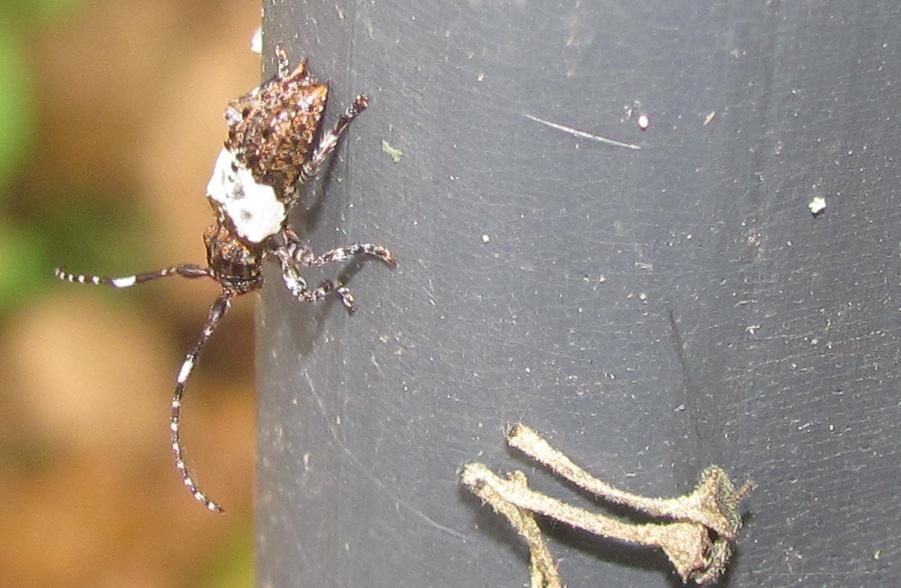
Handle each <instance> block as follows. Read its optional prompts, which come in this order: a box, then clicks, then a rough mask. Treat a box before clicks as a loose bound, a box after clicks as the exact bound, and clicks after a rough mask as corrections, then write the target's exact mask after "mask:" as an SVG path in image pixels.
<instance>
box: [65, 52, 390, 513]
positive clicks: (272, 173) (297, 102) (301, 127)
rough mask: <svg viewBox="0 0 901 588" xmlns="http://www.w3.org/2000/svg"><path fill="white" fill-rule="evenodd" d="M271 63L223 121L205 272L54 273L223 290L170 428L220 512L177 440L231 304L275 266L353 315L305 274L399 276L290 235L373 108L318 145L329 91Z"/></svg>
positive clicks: (181, 385) (211, 505) (346, 120)
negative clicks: (338, 150) (348, 264)
mask: <svg viewBox="0 0 901 588" xmlns="http://www.w3.org/2000/svg"><path fill="white" fill-rule="evenodd" d="M275 57H276V60H277V62H278V73H277V74H276V76H275V77H273V78H272V79H271V80H269V81H267V82H266V83H264V84H263V85H262V86H260V87H259V88H255V89H254V90H252V91H251V92H250V93H248V94H246V95H245V96H242V97H240V98H236V99H235V100H233V101H232V102H231V103H230V104H229V106H228V108H227V109H226V111H225V119H226V121H227V122H228V126H229V130H228V138H227V139H226V141H225V148H224V149H222V150H221V151H220V153H219V157H218V158H217V159H216V163H215V165H214V168H213V174H212V177H211V178H210V182H209V184H207V200H208V201H209V203H210V205H211V206H212V207H213V211H214V212H215V213H216V220H215V222H214V223H213V224H212V225H210V226H209V228H207V230H206V231H205V232H204V234H203V242H204V245H206V250H207V267H201V266H197V265H192V264H181V265H176V266H171V267H166V268H162V269H160V270H156V271H153V272H146V273H141V274H135V275H131V276H122V277H118V278H109V277H104V276H98V275H90V274H73V273H70V272H67V271H65V270H63V269H57V270H56V275H57V277H58V278H60V279H62V280H66V281H68V282H75V283H79V284H95V285H105V286H111V287H113V288H130V287H132V286H134V285H135V284H141V283H144V282H148V281H151V280H156V279H160V278H165V277H167V276H180V277H183V278H201V277H207V278H212V279H214V280H216V281H217V282H218V283H219V285H220V286H221V287H222V292H221V293H220V295H219V297H218V298H217V299H216V301H215V302H214V303H213V305H212V306H211V307H210V312H209V316H208V317H207V320H206V323H205V324H204V327H203V330H202V331H201V335H200V339H199V340H198V341H197V343H196V344H195V345H194V347H192V348H191V350H190V351H189V352H188V354H187V355H186V356H185V359H184V361H183V362H182V364H181V368H180V369H179V371H178V376H177V377H176V383H175V391H174V392H173V394H172V404H171V409H170V420H169V429H170V434H171V440H172V443H171V447H172V452H173V453H174V455H175V466H176V468H178V471H179V474H180V475H181V478H182V482H183V483H184V485H185V487H186V488H187V489H188V491H189V492H190V493H191V495H192V496H193V497H194V499H195V500H197V501H198V502H200V503H201V504H203V505H204V506H205V507H206V508H208V509H209V510H211V511H214V512H222V507H220V506H219V505H218V504H217V503H215V502H213V501H212V500H210V498H209V497H208V496H207V495H206V494H205V493H204V492H202V491H201V490H200V488H199V487H198V486H197V482H196V481H195V480H194V477H193V476H192V475H191V473H190V471H189V470H188V466H187V463H186V462H185V455H184V448H183V447H182V443H181V433H180V431H181V405H182V394H183V393H184V389H185V385H186V382H187V380H188V377H189V376H190V375H191V372H192V370H193V369H194V365H195V364H196V363H197V360H198V358H199V357H200V352H201V351H202V350H203V347H204V345H206V342H207V340H208V339H209V338H210V336H211V335H212V334H213V331H214V330H215V329H216V326H217V325H218V324H219V323H220V321H221V320H222V317H223V316H225V313H226V312H228V310H229V308H231V303H232V300H233V299H234V298H235V297H237V296H240V295H242V294H246V293H248V292H252V291H254V290H257V289H259V288H261V287H262V286H263V273H262V266H263V262H264V261H266V260H267V259H270V260H273V261H276V262H277V263H278V264H279V265H280V266H281V272H282V280H283V281H284V283H285V286H286V287H287V289H288V291H289V292H290V293H291V295H292V296H293V297H294V298H295V299H296V300H298V301H300V302H319V301H321V300H324V299H325V298H326V297H327V296H330V295H333V296H335V297H337V298H338V299H339V300H340V301H341V304H343V305H344V307H345V308H346V309H347V311H348V312H352V311H353V309H354V297H353V295H352V294H351V292H350V290H349V289H348V288H347V287H346V286H344V285H343V284H340V283H335V282H333V281H331V280H323V281H322V282H321V283H320V284H319V286H318V287H316V288H309V287H308V286H307V282H306V280H305V279H304V278H303V275H302V271H301V270H302V268H305V267H318V266H322V265H326V264H329V263H333V262H336V261H345V260H349V259H352V258H353V257H355V256H358V255H368V256H371V257H374V258H375V259H378V260H380V261H382V262H383V263H385V264H386V265H388V266H390V267H394V266H395V261H394V256H393V255H391V252H390V251H388V250H387V249H386V248H384V247H382V246H381V245H373V244H371V243H354V244H353V245H349V246H345V247H338V248H336V249H332V250H331V251H326V252H325V253H322V254H320V255H316V254H315V253H313V251H312V250H310V248H309V247H307V246H306V245H305V244H304V243H303V242H302V241H301V240H300V237H298V235H297V234H296V233H295V232H294V231H293V230H291V228H290V227H289V226H288V222H287V220H288V211H289V210H290V208H291V205H292V204H294V203H295V202H296V198H295V196H294V186H295V184H298V183H300V184H303V183H304V182H307V181H309V180H310V179H311V178H313V177H314V176H315V175H316V172H317V170H319V169H320V168H321V166H322V164H323V163H324V162H325V161H326V160H327V158H328V156H329V155H330V154H331V153H332V152H333V151H334V150H335V147H336V146H337V144H338V139H339V137H340V136H341V134H342V133H343V132H344V130H345V129H346V128H347V125H348V124H350V122H351V121H352V120H353V119H354V118H355V117H356V116H357V115H358V114H360V113H361V112H362V111H363V110H365V109H366V106H367V105H368V101H367V99H366V97H365V96H363V95H360V96H357V97H356V98H355V99H354V101H353V104H352V105H351V106H350V107H349V108H348V109H347V110H346V111H345V112H344V113H343V114H341V115H340V116H339V117H338V121H337V122H336V123H335V125H334V127H333V128H332V129H330V130H329V131H328V132H326V133H324V135H323V136H322V137H321V138H320V137H319V123H320V120H321V118H322V113H323V110H324V109H325V102H326V98H327V97H328V85H326V84H320V83H318V82H317V81H316V79H315V78H313V77H312V76H311V75H310V74H309V73H307V68H306V63H301V64H300V65H298V66H297V67H295V68H294V69H293V70H291V69H290V66H289V65H288V58H287V56H286V55H285V52H284V51H283V50H281V48H276V50H275Z"/></svg>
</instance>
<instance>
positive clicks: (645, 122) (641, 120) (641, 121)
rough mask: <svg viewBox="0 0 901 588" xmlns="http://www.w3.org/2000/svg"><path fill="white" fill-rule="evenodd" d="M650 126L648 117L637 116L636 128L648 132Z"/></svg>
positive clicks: (644, 115) (643, 115)
mask: <svg viewBox="0 0 901 588" xmlns="http://www.w3.org/2000/svg"><path fill="white" fill-rule="evenodd" d="M650 126H651V119H650V117H649V116H648V115H646V114H644V113H642V114H639V115H638V128H639V129H641V130H642V131H646V130H648V128H650Z"/></svg>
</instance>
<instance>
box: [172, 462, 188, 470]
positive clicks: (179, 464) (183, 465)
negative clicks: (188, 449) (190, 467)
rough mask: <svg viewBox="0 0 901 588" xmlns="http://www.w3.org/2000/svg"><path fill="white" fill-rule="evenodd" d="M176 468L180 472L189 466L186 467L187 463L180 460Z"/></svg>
mask: <svg viewBox="0 0 901 588" xmlns="http://www.w3.org/2000/svg"><path fill="white" fill-rule="evenodd" d="M175 467H177V468H178V469H180V470H183V469H185V467H187V466H185V462H184V461H183V460H178V461H177V462H175Z"/></svg>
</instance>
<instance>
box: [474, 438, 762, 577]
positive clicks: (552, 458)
mask: <svg viewBox="0 0 901 588" xmlns="http://www.w3.org/2000/svg"><path fill="white" fill-rule="evenodd" d="M507 441H508V442H509V444H510V445H511V446H513V447H516V448H517V449H519V450H520V451H523V452H524V453H526V454H527V455H529V456H530V457H532V458H533V459H535V460H536V461H538V462H540V463H542V464H543V465H545V466H547V467H548V468H549V469H551V471H553V472H554V473H555V474H557V475H559V476H560V477H562V478H564V479H566V480H568V481H570V482H572V483H574V484H576V485H577V486H579V487H580V488H582V489H583V490H585V491H587V492H590V493H591V494H593V495H595V496H597V497H600V498H604V499H606V500H609V501H610V502H613V503H616V504H621V505H625V506H628V507H631V508H635V509H638V510H641V511H643V512H645V513H647V514H650V515H652V516H656V517H662V518H667V519H673V520H674V522H664V523H642V524H634V523H628V522H625V521H622V520H620V519H617V518H614V517H609V516H604V515H601V514H597V513H593V512H591V511H588V510H586V509H583V508H578V507H574V506H571V505H569V504H566V503H565V502H562V501H560V500H557V499H555V498H551V497H549V496H546V495H544V494H541V493H538V492H535V491H534V490H531V489H529V488H528V486H527V485H526V478H525V475H523V474H522V473H521V472H514V473H512V474H510V475H509V476H508V479H504V478H501V477H499V476H497V475H496V474H494V473H493V472H492V471H491V470H489V469H488V468H487V467H486V466H485V465H483V464H479V463H471V464H467V465H466V466H464V468H463V470H462V472H461V481H462V482H463V484H465V485H466V486H467V487H468V488H469V489H470V490H471V491H472V492H473V493H475V494H476V495H478V496H479V497H480V498H482V500H484V501H485V502H488V503H489V504H490V505H491V507H492V508H493V509H494V510H495V511H497V512H498V513H500V514H502V515H503V516H504V517H506V518H507V519H508V520H509V521H510V523H511V524H512V525H513V527H514V528H515V529H516V530H517V532H518V533H519V534H520V535H521V536H522V537H523V538H525V539H526V541H527V543H528V544H529V550H530V553H531V557H532V586H533V588H535V587H538V588H543V587H556V586H561V584H559V582H560V580H559V574H558V572H557V568H556V564H555V563H554V560H553V557H552V556H551V555H550V553H549V552H548V550H547V547H546V545H545V544H544V541H543V540H542V539H541V533H540V529H538V527H537V525H536V524H535V522H534V520H532V519H531V517H530V516H529V515H528V513H536V514H540V515H543V516H546V517H549V518H551V519H554V520H557V521H560V522H563V523H566V524H568V525H571V526H573V527H576V528H578V529H582V530H583V531H587V532H589V533H592V534H594V535H598V536H601V537H606V538H609V539H614V540H618V541H624V542H627V543H631V544H634V545H640V546H645V547H655V548H659V549H661V550H662V551H663V552H664V553H665V554H666V556H667V558H669V560H670V562H671V563H672V565H673V567H674V568H675V570H676V573H677V574H678V575H679V577H680V578H681V579H682V581H683V582H688V581H689V580H691V581H694V582H697V583H698V584H702V583H705V582H710V581H714V580H716V579H717V578H719V577H720V576H721V575H722V573H723V572H724V571H725V569H726V564H727V563H728V561H729V558H730V556H731V555H732V545H731V542H732V541H733V540H734V539H735V536H736V534H737V532H738V529H739V528H740V526H741V517H740V515H739V513H738V504H739V502H740V501H741V500H742V499H743V498H744V497H745V496H746V495H747V493H748V492H749V491H750V489H751V484H750V483H746V484H744V485H743V486H742V487H741V488H739V489H738V490H736V489H735V487H734V486H733V484H732V482H731V480H729V477H728V476H727V475H726V474H725V472H723V470H722V469H720V468H718V467H716V466H711V467H709V468H707V469H706V470H704V472H703V473H702V474H701V481H700V482H699V484H698V486H697V487H696V488H695V490H694V491H692V492H691V493H689V494H687V495H685V496H682V497H678V498H648V497H644V496H639V495H636V494H632V493H630V492H626V491H624V490H620V489H618V488H615V487H614V486H611V485H610V484H607V483H606V482H603V481H601V480H598V479H597V478H594V477H593V476H591V475H590V474H588V472H586V471H585V470H583V469H582V468H580V467H579V466H577V465H576V464H575V463H573V462H572V460H570V459H569V458H568V457H566V456H565V455H563V454H562V453H560V452H559V451H558V450H556V449H554V448H553V447H551V445H550V444H549V443H548V442H547V441H545V440H544V439H543V438H542V437H541V436H540V435H539V434H538V433H537V432H536V431H535V430H533V429H531V428H529V427H527V426H525V425H516V426H514V427H513V428H512V429H511V430H510V432H509V434H508V436H507ZM542 582H543V583H542ZM552 582H557V584H554V583H552Z"/></svg>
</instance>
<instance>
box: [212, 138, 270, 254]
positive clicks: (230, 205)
mask: <svg viewBox="0 0 901 588" xmlns="http://www.w3.org/2000/svg"><path fill="white" fill-rule="evenodd" d="M206 195H207V197H208V198H209V199H210V200H213V201H214V202H216V203H218V204H219V208H220V209H221V210H223V211H224V212H225V214H226V215H228V217H229V219H230V220H231V221H232V225H234V227H235V230H236V231H237V232H238V234H239V235H241V236H242V237H244V238H245V239H247V240H248V241H251V242H253V243H260V242H262V241H263V240H265V239H266V238H268V237H271V236H272V235H274V234H276V233H278V232H279V231H280V230H281V228H282V225H283V224H284V222H285V218H286V216H287V211H286V210H285V205H284V204H282V203H281V202H279V201H278V198H276V197H275V190H273V189H272V186H267V185H265V184H259V183H257V181H256V180H254V179H253V174H251V173H250V170H249V169H247V168H246V167H244V166H243V165H242V164H241V162H239V161H238V159H237V158H236V157H235V155H234V154H233V153H232V152H231V151H229V150H228V149H222V151H220V152H219V157H218V158H216V165H215V167H214V168H213V175H212V177H210V181H209V183H208V184H207V187H206Z"/></svg>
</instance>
